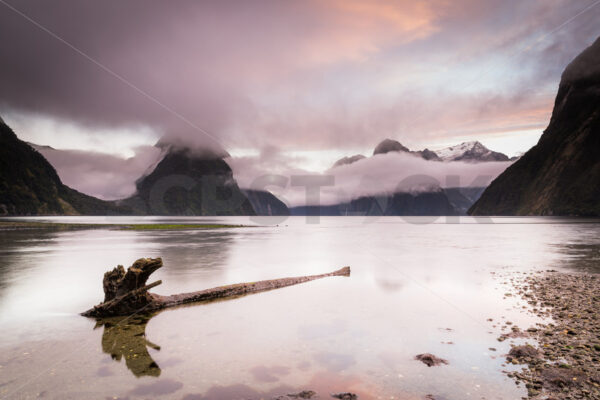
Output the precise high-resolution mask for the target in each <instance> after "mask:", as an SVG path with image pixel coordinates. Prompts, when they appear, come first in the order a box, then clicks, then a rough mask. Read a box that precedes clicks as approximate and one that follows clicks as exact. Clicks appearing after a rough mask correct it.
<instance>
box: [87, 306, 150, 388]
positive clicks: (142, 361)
mask: <svg viewBox="0 0 600 400" xmlns="http://www.w3.org/2000/svg"><path fill="white" fill-rule="evenodd" d="M152 317H153V315H135V316H133V317H116V318H104V319H100V320H98V321H97V322H96V326H95V327H94V329H96V328H99V327H104V332H103V333H102V351H103V352H105V353H106V354H110V356H111V358H112V359H113V360H116V361H121V359H122V358H124V359H125V365H127V369H129V370H130V371H131V373H132V374H133V375H135V376H136V377H141V376H155V377H157V376H160V372H161V371H160V367H159V366H158V364H156V362H155V361H154V360H153V359H152V356H151V355H150V353H148V347H150V348H152V349H154V350H160V346H158V345H156V344H154V343H152V342H150V341H149V340H147V339H146V325H148V321H150V319H151V318H152Z"/></svg>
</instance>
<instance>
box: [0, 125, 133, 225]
mask: <svg viewBox="0 0 600 400" xmlns="http://www.w3.org/2000/svg"><path fill="white" fill-rule="evenodd" d="M130 212H131V210H130V209H128V208H126V207H120V206H117V205H116V204H114V203H112V202H108V201H103V200H100V199H97V198H95V197H91V196H88V195H85V194H83V193H80V192H78V191H76V190H74V189H71V188H70V187H68V186H66V185H64V184H63V183H62V182H61V180H60V178H59V177H58V174H57V173H56V170H55V169H54V167H52V165H50V163H49V162H48V161H47V160H46V159H45V158H44V156H42V155H41V154H40V153H39V152H37V151H36V150H35V149H34V148H32V147H31V146H30V145H29V144H27V143H26V142H24V141H22V140H19V138H17V135H16V134H15V133H14V132H13V131H12V129H10V128H9V127H8V125H6V124H5V123H4V121H3V120H2V119H1V118H0V215H65V214H66V215H79V214H81V215H110V214H127V213H130Z"/></svg>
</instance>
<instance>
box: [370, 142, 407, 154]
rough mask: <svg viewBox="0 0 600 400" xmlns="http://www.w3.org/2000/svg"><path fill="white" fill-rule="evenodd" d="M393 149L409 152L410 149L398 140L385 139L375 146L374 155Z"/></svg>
mask: <svg viewBox="0 0 600 400" xmlns="http://www.w3.org/2000/svg"><path fill="white" fill-rule="evenodd" d="M392 151H395V152H401V151H402V152H409V151H410V150H408V148H407V147H405V146H403V145H402V143H400V142H399V141H397V140H393V139H384V140H382V141H381V142H380V143H379V144H378V145H377V146H376V147H375V150H373V155H377V154H386V153H389V152H392Z"/></svg>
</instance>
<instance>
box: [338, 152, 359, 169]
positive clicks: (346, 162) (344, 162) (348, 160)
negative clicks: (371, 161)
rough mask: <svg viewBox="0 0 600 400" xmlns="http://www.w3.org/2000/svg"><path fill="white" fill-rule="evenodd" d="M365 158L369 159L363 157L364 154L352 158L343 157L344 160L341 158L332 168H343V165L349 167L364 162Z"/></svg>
mask: <svg viewBox="0 0 600 400" xmlns="http://www.w3.org/2000/svg"><path fill="white" fill-rule="evenodd" d="M365 158H367V157H365V156H363V155H362V154H355V155H353V156H350V157H343V158H340V159H339V160H337V161H336V162H335V163H334V164H333V165H332V166H331V168H335V167H341V166H342V165H349V164H352V163H355V162H357V161H360V160H363V159H365Z"/></svg>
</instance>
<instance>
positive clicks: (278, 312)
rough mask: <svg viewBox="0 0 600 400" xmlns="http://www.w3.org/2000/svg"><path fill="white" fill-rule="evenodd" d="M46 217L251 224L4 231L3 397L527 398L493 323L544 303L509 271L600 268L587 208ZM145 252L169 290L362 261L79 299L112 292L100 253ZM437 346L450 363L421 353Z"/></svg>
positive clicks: (126, 260) (595, 229) (520, 318)
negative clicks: (576, 211)
mask: <svg viewBox="0 0 600 400" xmlns="http://www.w3.org/2000/svg"><path fill="white" fill-rule="evenodd" d="M36 220H40V218H38V219H36ZM41 220H52V221H68V222H86V223H87V222H98V223H113V222H114V223H124V222H127V223H131V222H138V223H145V222H148V223H153V222H156V221H157V220H158V221H160V222H165V221H177V222H181V221H193V222H219V223H230V224H233V223H235V224H246V225H256V226H253V227H249V228H231V229H212V230H196V231H120V230H110V229H97V230H77V231H44V230H20V231H0V326H1V334H0V397H1V398H18V399H21V398H23V399H25V398H38V397H42V398H50V399H53V398H57V399H69V398H74V399H75V398H86V399H96V398H99V399H104V398H130V399H137V398H144V399H145V398H167V399H171V398H172V399H186V400H191V399H236V398H270V397H273V396H276V395H281V394H286V393H290V392H294V391H296V392H297V391H300V390H303V389H311V390H315V391H317V392H318V393H320V394H321V396H322V398H327V394H328V393H332V392H341V391H352V392H355V393H358V394H359V395H360V398H361V399H370V398H385V399H389V398H395V399H422V398H424V396H425V395H426V394H433V395H435V396H436V399H469V398H472V399H482V398H485V399H515V398H520V397H521V396H523V395H525V394H526V392H525V390H524V389H523V388H519V387H517V386H516V385H515V384H514V382H513V381H512V380H511V379H508V378H506V376H505V375H504V374H503V373H502V370H507V369H514V367H506V366H503V365H502V364H503V360H504V358H503V357H502V355H503V354H505V353H506V352H507V351H508V348H509V342H508V341H506V342H502V343H500V342H498V341H497V340H496V338H497V337H498V336H499V334H500V333H501V332H502V326H504V324H503V322H505V321H511V322H512V323H514V324H516V325H518V326H520V327H521V328H523V329H525V328H527V327H528V326H531V325H532V324H534V323H535V322H536V321H537V320H536V319H535V318H534V317H533V316H532V315H530V314H529V313H527V312H526V311H525V310H524V309H523V308H522V307H523V305H524V304H525V303H523V302H522V301H521V300H520V299H519V298H518V297H515V296H508V297H507V296H505V294H506V293H507V292H510V290H511V288H510V286H509V285H508V283H507V280H506V279H505V278H504V277H505V276H506V275H507V274H509V275H514V276H520V275H521V274H522V273H523V272H527V271H532V270H539V269H542V270H543V269H549V268H552V269H580V270H585V271H595V269H596V268H597V266H598V261H599V258H600V256H599V255H600V251H599V249H600V239H599V238H600V224H599V223H598V222H597V221H594V220H581V219H560V218H496V219H494V220H487V219H484V220H474V219H469V218H463V217H461V219H460V221H458V222H461V223H458V224H457V223H455V222H457V221H456V220H455V219H452V220H451V221H449V222H452V223H446V222H448V221H446V220H445V219H439V220H437V221H435V223H432V221H431V219H429V218H412V219H410V220H407V219H402V218H399V217H386V218H367V219H365V218H363V217H332V218H321V219H320V221H319V223H317V224H315V223H307V221H306V219H305V218H304V217H292V218H287V219H285V220H281V219H276V218H271V219H268V218H267V219H258V220H257V219H252V220H251V219H249V218H247V217H224V218H220V217H219V218H123V217H114V218H104V217H102V218H94V217H85V218H84V217H81V218H79V217H77V218H75V217H61V218H41ZM311 222H314V221H311ZM273 224H278V225H273ZM140 257H162V258H163V261H164V264H165V266H164V267H163V268H162V269H161V270H159V271H157V272H156V273H155V274H154V275H153V278H151V279H162V281H163V284H162V285H161V286H159V287H157V288H155V289H154V291H155V292H156V293H159V294H173V293H179V292H186V291H194V290H199V289H203V288H209V287H213V286H218V285H222V284H229V283H236V282H246V281H257V280H261V279H273V278H279V277H287V276H296V275H307V274H314V273H322V272H329V271H333V270H336V269H338V268H340V267H342V266H345V265H350V266H351V268H352V275H351V277H349V278H344V277H335V278H326V279H322V280H318V281H313V282H309V283H306V284H302V285H298V286H293V287H289V288H284V289H280V290H275V291H271V292H266V293H261V294H256V295H250V296H245V297H242V298H238V299H235V300H230V301H221V302H215V303H211V304H206V305H197V306H187V307H181V308H177V309H173V310H166V311H163V312H161V313H159V314H157V315H154V316H150V317H147V318H141V317H139V316H136V317H135V318H130V319H126V320H112V321H103V323H99V324H96V321H94V320H91V319H87V318H84V317H81V316H79V315H78V313H79V312H81V311H83V310H85V309H87V308H89V307H90V306H91V305H93V304H96V303H98V302H99V301H101V300H102V298H103V293H102V285H101V281H102V275H103V273H104V272H105V271H107V270H109V269H111V268H113V267H114V266H116V265H117V264H122V265H124V266H126V267H127V266H129V265H130V264H131V263H132V262H133V261H135V260H136V259H137V258H140ZM490 318H491V319H493V321H492V322H490V321H488V319H490ZM499 322H500V323H499ZM505 329H507V328H505ZM489 348H496V351H492V350H489ZM425 352H430V353H433V354H435V355H437V356H438V357H442V358H445V359H447V360H448V361H449V365H447V366H441V367H432V368H428V367H427V366H426V365H424V364H422V363H421V362H419V361H415V360H414V356H415V355H417V354H419V353H425Z"/></svg>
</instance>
